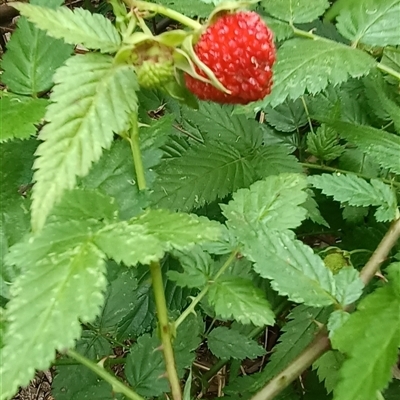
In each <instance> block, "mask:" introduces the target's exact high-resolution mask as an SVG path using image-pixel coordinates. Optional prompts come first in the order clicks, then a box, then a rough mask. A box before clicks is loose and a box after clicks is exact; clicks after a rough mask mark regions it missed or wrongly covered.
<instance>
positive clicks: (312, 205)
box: [301, 190, 330, 228]
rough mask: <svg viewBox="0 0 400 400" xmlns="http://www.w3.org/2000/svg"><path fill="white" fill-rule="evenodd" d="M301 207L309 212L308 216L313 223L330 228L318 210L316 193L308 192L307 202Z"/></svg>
mask: <svg viewBox="0 0 400 400" xmlns="http://www.w3.org/2000/svg"><path fill="white" fill-rule="evenodd" d="M301 206H302V207H303V208H305V209H306V210H307V213H308V215H307V216H308V218H310V220H311V221H312V222H314V223H316V224H318V225H323V226H326V227H327V228H329V227H330V226H329V224H328V222H326V220H325V218H324V217H323V216H322V215H321V212H320V210H319V209H318V203H317V202H316V201H315V199H314V193H313V192H312V190H308V197H307V200H306V201H305V202H304V203H303V204H302V205H301Z"/></svg>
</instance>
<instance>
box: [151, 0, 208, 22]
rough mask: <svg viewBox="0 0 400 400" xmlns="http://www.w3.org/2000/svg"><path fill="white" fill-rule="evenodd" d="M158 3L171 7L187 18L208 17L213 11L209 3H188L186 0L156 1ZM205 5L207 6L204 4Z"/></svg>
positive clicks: (197, 0) (196, 1) (196, 0)
mask: <svg viewBox="0 0 400 400" xmlns="http://www.w3.org/2000/svg"><path fill="white" fill-rule="evenodd" d="M158 3H160V4H163V5H165V6H167V7H171V8H172V9H174V10H175V11H178V12H180V13H182V14H185V15H187V16H188V17H202V18H205V17H208V15H209V14H210V13H211V12H212V10H213V9H214V5H213V4H211V3H212V2H211V1H207V2H206V1H202V0H200V1H199V0H193V2H191V3H188V2H187V0H158ZM206 3H207V4H206Z"/></svg>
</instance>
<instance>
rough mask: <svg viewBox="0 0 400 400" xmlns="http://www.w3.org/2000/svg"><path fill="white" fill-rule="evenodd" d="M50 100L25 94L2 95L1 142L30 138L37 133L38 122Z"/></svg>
mask: <svg viewBox="0 0 400 400" xmlns="http://www.w3.org/2000/svg"><path fill="white" fill-rule="evenodd" d="M47 105H48V101H47V100H45V99H34V98H31V97H23V96H7V95H4V94H3V95H2V96H1V98H0V109H1V112H2V125H1V130H0V143H1V142H4V141H6V140H10V139H28V138H29V137H30V136H32V135H34V134H35V133H36V130H37V128H36V126H35V125H36V124H39V122H41V120H42V119H43V117H44V113H45V110H46V106H47Z"/></svg>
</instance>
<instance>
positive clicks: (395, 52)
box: [381, 47, 400, 85]
mask: <svg viewBox="0 0 400 400" xmlns="http://www.w3.org/2000/svg"><path fill="white" fill-rule="evenodd" d="M381 63H382V64H383V65H385V66H387V67H389V68H392V69H394V70H395V71H397V72H400V48H399V47H395V48H393V47H386V48H385V49H384V50H383V56H382V60H381ZM385 79H386V80H387V81H388V82H390V83H392V84H395V85H396V84H397V82H398V79H397V78H395V77H393V76H391V75H386V76H385Z"/></svg>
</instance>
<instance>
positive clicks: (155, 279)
mask: <svg viewBox="0 0 400 400" xmlns="http://www.w3.org/2000/svg"><path fill="white" fill-rule="evenodd" d="M150 273H151V279H152V286H153V292H154V298H155V303H156V310H157V318H158V324H159V331H160V336H161V344H162V350H163V354H164V360H165V366H166V369H167V378H168V381H169V384H170V387H171V393H172V398H173V399H174V400H181V399H182V390H181V384H180V381H179V377H178V373H177V371H176V367H175V356H174V350H173V348H172V334H171V326H170V323H169V319H168V309H167V303H166V301H165V293H164V284H163V278H162V274H161V266H160V263H159V262H158V261H157V262H151V263H150Z"/></svg>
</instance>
